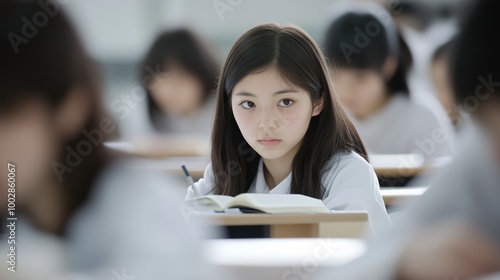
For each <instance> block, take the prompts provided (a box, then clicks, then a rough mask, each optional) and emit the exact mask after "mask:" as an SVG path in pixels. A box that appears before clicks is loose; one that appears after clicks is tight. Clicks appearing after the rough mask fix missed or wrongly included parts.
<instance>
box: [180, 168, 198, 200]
mask: <svg viewBox="0 0 500 280" xmlns="http://www.w3.org/2000/svg"><path fill="white" fill-rule="evenodd" d="M182 171H184V175H186V181H187V182H188V184H189V185H190V186H191V188H192V189H193V192H194V195H195V196H197V197H199V196H202V195H201V193H200V192H199V191H198V189H197V188H196V187H195V186H194V180H193V177H192V176H191V174H189V171H188V170H187V168H186V166H185V165H183V166H182Z"/></svg>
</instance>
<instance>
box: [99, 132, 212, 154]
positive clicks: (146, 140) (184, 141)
mask: <svg viewBox="0 0 500 280" xmlns="http://www.w3.org/2000/svg"><path fill="white" fill-rule="evenodd" d="M104 145H105V146H106V147H108V148H111V149H114V150H118V151H121V152H124V153H127V154H130V155H134V156H138V157H144V158H153V159H155V158H156V159H157V158H166V157H199V156H203V157H207V156H209V155H210V146H209V140H208V139H204V138H194V137H177V136H176V137H172V136H165V137H163V136H151V137H141V138H137V139H128V140H124V141H114V142H105V143H104Z"/></svg>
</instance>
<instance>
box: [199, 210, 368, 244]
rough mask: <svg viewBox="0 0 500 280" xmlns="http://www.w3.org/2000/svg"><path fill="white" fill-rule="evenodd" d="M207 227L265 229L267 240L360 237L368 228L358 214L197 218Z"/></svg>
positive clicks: (364, 214)
mask: <svg viewBox="0 0 500 280" xmlns="http://www.w3.org/2000/svg"><path fill="white" fill-rule="evenodd" d="M198 216H199V217H202V218H204V219H205V220H206V221H207V222H208V224H211V225H220V226H252V225H269V226H270V235H271V236H270V237H271V238H298V237H329V238H331V237H348V238H353V237H361V236H363V234H364V233H365V230H366V226H367V224H368V214H367V213H366V212H362V211H345V212H344V211H342V212H334V213H330V214H226V213H221V214H205V213H204V214H201V215H198Z"/></svg>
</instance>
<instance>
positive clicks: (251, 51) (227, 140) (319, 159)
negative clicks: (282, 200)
mask: <svg viewBox="0 0 500 280" xmlns="http://www.w3.org/2000/svg"><path fill="white" fill-rule="evenodd" d="M271 66H272V67H276V68H277V69H278V71H279V72H280V73H281V74H282V75H283V77H284V78H285V79H286V80H288V81H290V82H291V83H293V84H295V85H297V86H299V87H300V88H302V89H305V90H306V91H307V92H308V93H309V96H310V98H311V101H312V102H313V104H314V103H316V102H318V101H320V100H321V99H323V104H324V108H323V110H322V111H321V113H320V114H319V115H317V116H315V117H312V119H311V122H310V123H309V128H308V129H307V132H306V134H305V135H304V138H303V139H302V145H301V147H300V149H299V151H298V152H297V154H296V156H295V158H294V160H293V163H292V183H291V193H295V194H303V195H308V196H311V197H316V198H322V197H323V195H324V186H322V185H321V176H322V174H323V172H324V171H325V170H326V169H327V168H328V167H329V166H327V163H328V161H329V160H330V159H331V157H332V156H333V155H334V154H336V153H339V152H351V151H354V152H356V153H358V154H360V155H361V156H363V157H364V158H365V159H366V160H368V158H367V154H366V150H365V148H364V146H363V143H362V142H361V139H360V137H359V135H358V133H357V131H356V129H355V128H354V126H353V125H352V123H351V122H350V121H349V118H348V116H347V115H346V113H345V111H344V109H343V107H342V105H340V102H339V100H338V98H337V95H336V94H334V91H333V87H332V85H331V82H330V80H329V75H328V68H327V66H326V62H325V58H324V56H323V54H322V52H321V50H320V49H319V47H318V45H317V44H316V43H315V42H314V40H313V39H312V38H311V37H309V35H308V34H307V33H306V32H305V31H303V30H301V29H299V28H297V27H280V26H278V25H276V24H263V25H259V26H257V27H254V28H252V29H250V30H249V31H247V32H245V33H244V34H243V35H242V36H241V37H240V38H239V39H238V41H236V43H235V44H234V46H233V47H232V49H231V51H230V52H229V55H228V57H227V59H226V62H225V64H224V66H223V68H222V73H221V76H220V79H219V85H218V88H217V111H216V117H215V123H214V129H213V132H212V168H213V172H214V178H215V185H214V186H215V187H214V190H213V192H214V193H215V194H223V195H232V196H234V195H238V194H240V193H245V192H247V191H248V190H249V188H250V186H251V184H252V182H253V181H254V179H255V177H256V174H257V170H258V164H259V161H260V156H259V155H258V154H257V153H256V152H255V150H253V149H252V148H251V147H250V146H249V144H248V143H247V142H246V141H245V139H244V138H243V135H242V134H241V131H240V129H239V127H238V125H237V123H236V120H235V118H234V115H233V112H232V108H231V94H232V91H233V89H234V86H235V85H236V84H237V83H238V82H239V81H241V80H242V79H243V78H244V77H246V76H247V75H250V74H252V73H255V72H258V71H262V70H265V69H266V68H268V67H271Z"/></svg>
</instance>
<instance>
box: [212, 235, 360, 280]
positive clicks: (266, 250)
mask: <svg viewBox="0 0 500 280" xmlns="http://www.w3.org/2000/svg"><path fill="white" fill-rule="evenodd" d="M205 250H206V252H207V256H208V259H209V262H210V263H212V264H213V265H215V266H217V267H222V268H223V269H225V270H226V271H228V272H229V273H231V275H232V276H233V278H234V279H239V280H246V279H252V280H255V279H259V280H267V279H311V278H312V276H313V275H314V273H315V272H317V270H318V268H320V267H324V266H329V267H331V266H341V265H344V264H346V263H349V262H351V261H353V260H355V259H356V258H358V257H360V256H362V255H363V254H364V253H365V251H366V245H365V242H364V241H362V240H360V239H341V238H338V239H337V238H332V239H327V238H314V239H313V238H286V239H279V238H275V239H225V240H209V241H207V242H206V243H205Z"/></svg>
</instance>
